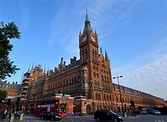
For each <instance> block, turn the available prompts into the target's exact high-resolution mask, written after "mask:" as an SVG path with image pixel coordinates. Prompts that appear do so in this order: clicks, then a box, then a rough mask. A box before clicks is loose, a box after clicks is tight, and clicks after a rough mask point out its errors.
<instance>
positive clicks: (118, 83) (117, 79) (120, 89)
mask: <svg viewBox="0 0 167 122" xmlns="http://www.w3.org/2000/svg"><path fill="white" fill-rule="evenodd" d="M122 77H123V76H122V75H120V76H117V77H113V79H117V82H118V88H119V93H120V102H121V105H122V113H123V116H124V112H123V100H122V93H121V87H120V85H119V78H122Z"/></svg>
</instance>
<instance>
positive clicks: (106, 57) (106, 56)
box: [105, 50, 109, 61]
mask: <svg viewBox="0 0 167 122" xmlns="http://www.w3.org/2000/svg"><path fill="white" fill-rule="evenodd" d="M105 59H106V60H107V61H109V59H108V55H107V51H106V50H105Z"/></svg>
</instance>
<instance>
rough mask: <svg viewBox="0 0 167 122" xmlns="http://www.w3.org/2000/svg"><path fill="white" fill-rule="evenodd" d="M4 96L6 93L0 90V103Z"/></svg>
mask: <svg viewBox="0 0 167 122" xmlns="http://www.w3.org/2000/svg"><path fill="white" fill-rule="evenodd" d="M6 95H7V91H5V90H0V103H1V102H2V100H4V99H5V97H6Z"/></svg>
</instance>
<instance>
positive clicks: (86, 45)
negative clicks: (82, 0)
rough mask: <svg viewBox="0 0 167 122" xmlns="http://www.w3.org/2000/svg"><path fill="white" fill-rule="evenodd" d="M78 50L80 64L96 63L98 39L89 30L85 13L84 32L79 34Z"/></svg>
mask: <svg viewBox="0 0 167 122" xmlns="http://www.w3.org/2000/svg"><path fill="white" fill-rule="evenodd" d="M79 48H80V61H81V64H85V63H88V62H92V61H95V62H97V61H98V37H97V34H96V31H95V32H93V30H92V28H91V25H90V21H89V18H88V14H87V13H86V19H85V27H84V30H83V32H80V34H79Z"/></svg>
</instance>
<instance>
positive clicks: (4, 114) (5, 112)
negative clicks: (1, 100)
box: [2, 109, 7, 121]
mask: <svg viewBox="0 0 167 122" xmlns="http://www.w3.org/2000/svg"><path fill="white" fill-rule="evenodd" d="M6 116H7V109H5V111H4V112H3V115H2V121H3V120H4V119H5V118H6Z"/></svg>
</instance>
